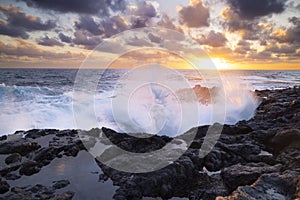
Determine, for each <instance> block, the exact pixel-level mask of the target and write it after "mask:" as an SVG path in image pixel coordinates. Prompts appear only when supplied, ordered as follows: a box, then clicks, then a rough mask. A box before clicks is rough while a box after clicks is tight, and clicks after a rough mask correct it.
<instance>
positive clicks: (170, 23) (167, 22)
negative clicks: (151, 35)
mask: <svg viewBox="0 0 300 200" xmlns="http://www.w3.org/2000/svg"><path fill="white" fill-rule="evenodd" d="M174 21H175V19H171V18H170V17H169V16H168V15H166V14H163V15H162V17H161V19H160V20H159V21H158V22H157V25H158V26H161V27H164V28H167V29H172V30H175V31H178V32H183V30H182V29H181V28H180V26H176V25H175V24H174Z"/></svg>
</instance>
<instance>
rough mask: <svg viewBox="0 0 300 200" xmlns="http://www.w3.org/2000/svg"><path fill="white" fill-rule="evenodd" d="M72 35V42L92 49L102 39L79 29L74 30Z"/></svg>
mask: <svg viewBox="0 0 300 200" xmlns="http://www.w3.org/2000/svg"><path fill="white" fill-rule="evenodd" d="M74 36H75V38H74V39H73V40H72V42H73V44H76V45H81V46H84V48H86V49H94V48H95V47H96V46H97V45H99V44H100V43H101V41H102V39H101V38H100V37H97V36H93V35H90V34H88V33H87V32H84V31H81V30H77V31H75V33H74Z"/></svg>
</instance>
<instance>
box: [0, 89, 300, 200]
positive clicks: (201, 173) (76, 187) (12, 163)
mask: <svg viewBox="0 0 300 200" xmlns="http://www.w3.org/2000/svg"><path fill="white" fill-rule="evenodd" d="M256 93H257V96H258V97H259V98H261V101H262V102H261V104H260V106H259V107H258V109H257V113H256V115H255V117H254V118H253V119H251V120H249V121H241V122H239V123H238V124H236V125H232V126H229V125H225V126H224V129H223V132H222V134H221V137H220V138H219V140H218V142H217V144H216V145H215V146H214V148H213V150H212V151H211V152H210V153H209V154H208V155H207V156H206V157H204V158H202V159H201V158H199V156H198V153H199V149H200V147H201V144H202V143H203V137H204V136H205V133H206V130H207V128H208V127H207V126H203V127H199V128H197V135H196V138H195V139H194V141H193V143H192V144H191V145H190V147H189V149H188V150H187V151H186V152H185V153H184V155H182V156H181V157H180V158H179V159H178V160H177V161H175V162H173V163H172V164H170V165H169V166H167V167H165V168H163V169H161V170H158V171H155V172H151V173H145V174H130V173H125V172H120V171H117V170H114V169H111V168H109V167H107V166H105V165H103V164H101V163H99V162H98V161H97V160H95V159H94V158H93V157H91V156H90V155H89V154H88V153H87V151H86V148H85V146H84V145H83V144H82V142H81V140H80V139H79V137H78V134H77V131H76V130H64V131H59V130H30V131H27V132H23V131H19V132H16V133H15V134H14V135H11V136H9V137H7V136H2V137H1V141H0V176H1V178H0V179H1V180H0V193H1V196H0V198H1V199H7V200H9V199H112V198H114V199H170V198H172V199H181V198H182V199H218V200H223V199H228V200H229V199H245V200H246V199H298V198H300V88H299V87H294V88H290V89H285V90H276V91H271V90H265V91H256ZM100 134H106V135H107V137H108V138H109V139H110V141H112V142H113V143H114V144H116V145H118V146H119V147H121V148H123V149H126V150H128V151H132V152H148V151H151V150H155V149H158V148H161V147H162V146H164V145H165V144H167V143H168V142H169V141H170V140H171V139H172V138H169V137H166V136H162V137H160V136H153V137H152V138H149V139H138V138H134V137H131V136H129V135H127V134H119V133H116V132H114V131H113V130H109V129H106V128H102V129H92V130H90V131H87V135H88V136H89V137H88V141H90V144H91V146H93V145H94V144H96V143H97V141H98V142H99V136H100ZM100 142H103V143H105V141H101V140H100ZM107 151H109V149H107ZM107 159H109V157H108V158H107ZM174 197H176V198H174Z"/></svg>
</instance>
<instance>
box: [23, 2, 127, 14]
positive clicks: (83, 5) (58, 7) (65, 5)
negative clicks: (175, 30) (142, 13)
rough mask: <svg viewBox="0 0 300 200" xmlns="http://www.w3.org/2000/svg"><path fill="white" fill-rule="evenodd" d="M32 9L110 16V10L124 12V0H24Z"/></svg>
mask: <svg viewBox="0 0 300 200" xmlns="http://www.w3.org/2000/svg"><path fill="white" fill-rule="evenodd" d="M23 1H25V2H26V3H27V5H28V6H31V7H39V8H43V9H49V10H54V11H58V12H62V13H65V12H72V13H84V14H101V15H108V13H109V10H110V9H111V10H123V9H125V7H126V3H125V1H124V0H85V1H82V0H42V1H41V0H23Z"/></svg>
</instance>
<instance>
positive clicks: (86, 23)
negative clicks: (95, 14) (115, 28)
mask: <svg viewBox="0 0 300 200" xmlns="http://www.w3.org/2000/svg"><path fill="white" fill-rule="evenodd" d="M75 27H76V28H77V29H81V30H87V31H89V32H90V33H92V34H93V35H101V34H103V30H101V29H100V27H101V25H100V24H99V23H96V22H95V20H94V19H93V18H92V17H90V16H86V15H85V16H80V18H79V21H76V22H75Z"/></svg>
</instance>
